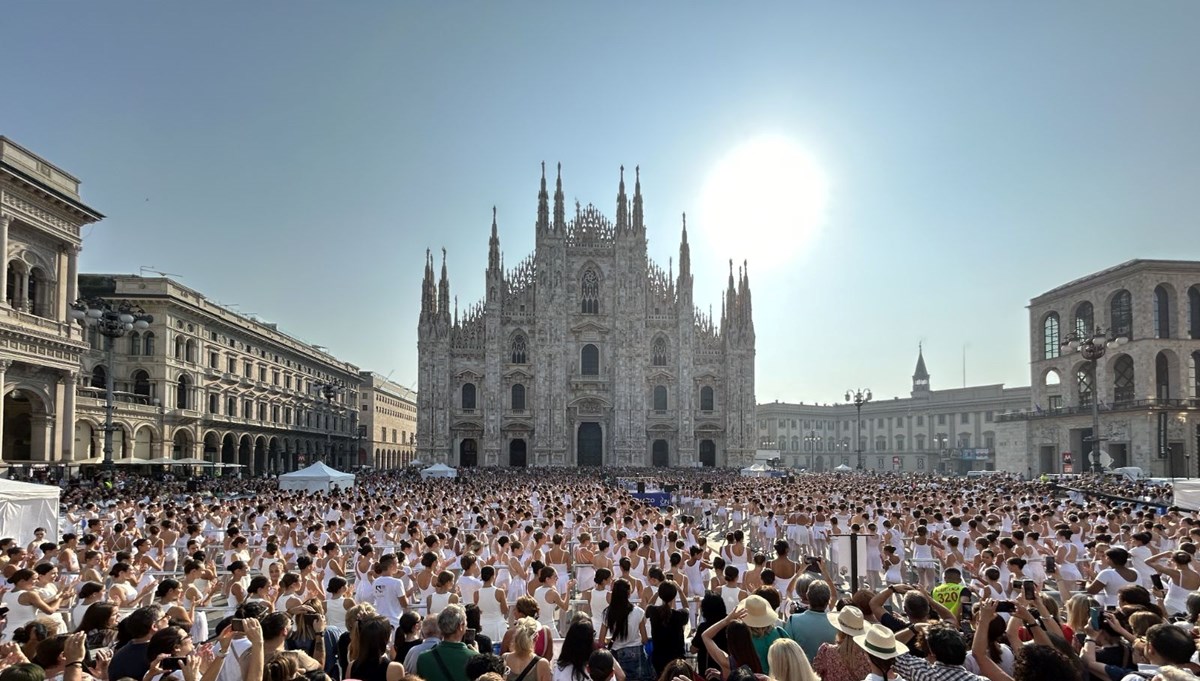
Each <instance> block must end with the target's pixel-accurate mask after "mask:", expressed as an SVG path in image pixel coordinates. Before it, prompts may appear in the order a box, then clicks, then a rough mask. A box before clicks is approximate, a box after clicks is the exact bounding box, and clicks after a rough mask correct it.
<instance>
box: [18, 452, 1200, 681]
mask: <svg viewBox="0 0 1200 681" xmlns="http://www.w3.org/2000/svg"><path fill="white" fill-rule="evenodd" d="M459 473H460V475H459V477H458V478H455V479H432V480H422V479H420V478H419V476H417V475H416V473H415V471H411V470H410V471H398V472H377V473H371V474H367V475H360V476H359V478H358V481H357V483H356V484H355V486H354V487H353V488H351V489H334V490H331V491H329V492H327V493H305V492H296V491H286V490H281V489H279V488H278V486H277V484H276V483H275V482H274V481H272V480H263V479H254V480H238V479H218V480H209V481H203V482H200V483H197V481H195V480H192V481H187V482H185V481H177V482H176V481H164V480H161V479H151V478H140V477H135V476H130V475H122V476H120V477H119V478H118V479H117V480H115V481H114V482H112V483H111V484H103V485H94V484H86V483H82V482H78V481H76V482H72V483H70V484H68V485H67V486H66V487H65V488H64V490H63V494H62V502H63V511H62V517H61V520H60V523H59V526H58V527H49V528H40V529H39V530H38V531H37V532H35V533H34V534H33V536H30V537H5V538H0V572H2V574H3V577H4V585H5V588H4V590H3V593H2V594H0V614H2V615H3V617H4V624H3V633H2V638H0V640H2V641H3V643H2V644H0V681H44V679H53V680H55V681H57V679H59V678H61V679H64V680H65V681H89V680H90V679H92V678H95V679H100V680H101V681H121V680H124V679H133V680H134V681H200V680H202V681H259V680H260V679H265V680H269V681H302V679H303V680H304V681H325V679H331V680H332V681H341V680H342V679H360V680H363V681H420V680H423V681H585V680H586V679H589V678H590V679H591V680H592V681H610V680H612V679H615V680H616V681H755V680H757V681H767V680H771V681H820V680H821V679H823V680H824V681H862V680H863V679H868V680H869V681H885V680H890V679H897V678H901V679H905V680H906V681H982V680H983V679H988V680H989V681H1137V679H1138V678H1143V679H1162V680H1163V681H1195V679H1194V678H1193V676H1194V674H1195V673H1196V672H1198V671H1200V665H1198V664H1197V658H1196V639H1195V637H1196V636H1197V635H1200V630H1197V629H1196V623H1197V619H1198V618H1200V571H1197V569H1196V568H1195V566H1193V565H1192V563H1193V562H1194V560H1195V554H1196V547H1197V545H1200V518H1198V517H1197V515H1196V513H1194V512H1191V511H1184V510H1179V509H1173V508H1170V507H1169V506H1167V505H1165V504H1169V503H1170V491H1169V489H1165V490H1164V489H1162V488H1160V487H1153V486H1150V485H1147V484H1146V483H1142V482H1132V481H1122V480H1114V479H1111V478H1099V477H1097V478H1091V477H1087V476H1085V477H1080V478H1076V479H1074V480H1072V481H1071V483H1070V489H1065V488H1064V487H1062V486H1060V483H1062V481H1054V482H1051V481H1046V480H1022V479H1020V478H1018V477H1015V476H1006V475H995V476H988V477H985V478H957V477H940V476H935V475H912V474H907V475H904V476H902V477H901V476H894V475H877V474H872V473H866V472H855V473H849V474H800V475H792V476H788V477H782V478H759V477H755V478H749V477H740V476H739V475H738V474H737V472H736V471H722V470H702V471H696V470H688V471H682V470H653V471H648V470H644V469H643V470H626V471H620V470H616V471H614V470H605V471H604V472H603V474H601V473H600V472H596V473H590V472H587V471H580V470H578V469H570V470H555V469H542V470H529V471H519V470H462V471H460V472H459ZM638 480H640V481H641V482H642V483H643V486H646V487H648V488H649V489H651V490H655V489H663V490H669V491H670V499H669V502H668V503H667V504H665V505H660V504H659V503H658V501H659V499H660V498H661V497H662V495H655V494H639V493H637V492H636V489H637V485H636V481H638ZM1152 502H1154V503H1152ZM1156 502H1163V504H1159V503H1156Z"/></svg>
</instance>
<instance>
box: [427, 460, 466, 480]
mask: <svg viewBox="0 0 1200 681" xmlns="http://www.w3.org/2000/svg"><path fill="white" fill-rule="evenodd" d="M457 477H458V471H456V470H454V469H453V468H451V467H449V466H447V465H446V464H444V463H435V464H433V465H432V466H430V467H429V468H422V469H421V479H422V480H428V479H429V478H457Z"/></svg>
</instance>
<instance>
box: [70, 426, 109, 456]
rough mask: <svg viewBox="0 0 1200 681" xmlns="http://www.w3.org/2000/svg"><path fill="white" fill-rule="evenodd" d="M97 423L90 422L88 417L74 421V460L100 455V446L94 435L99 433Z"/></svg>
mask: <svg viewBox="0 0 1200 681" xmlns="http://www.w3.org/2000/svg"><path fill="white" fill-rule="evenodd" d="M100 432H102V431H100V428H99V424H96V423H92V422H91V421H89V420H88V419H79V420H78V421H76V422H75V460H76V461H78V460H82V459H94V458H96V457H98V456H100V446H99V445H98V443H97V442H96V435H97V433H100Z"/></svg>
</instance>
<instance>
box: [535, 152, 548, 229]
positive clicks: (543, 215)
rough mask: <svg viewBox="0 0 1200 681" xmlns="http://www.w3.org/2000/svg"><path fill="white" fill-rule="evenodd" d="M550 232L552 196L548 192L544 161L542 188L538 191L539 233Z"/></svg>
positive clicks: (544, 163)
mask: <svg viewBox="0 0 1200 681" xmlns="http://www.w3.org/2000/svg"><path fill="white" fill-rule="evenodd" d="M549 230H550V194H549V193H547V192H546V162H545V161H542V188H541V189H540V190H539V191H538V214H537V233H538V234H543V233H545V232H547V231H549Z"/></svg>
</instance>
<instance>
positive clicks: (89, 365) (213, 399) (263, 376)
mask: <svg viewBox="0 0 1200 681" xmlns="http://www.w3.org/2000/svg"><path fill="white" fill-rule="evenodd" d="M79 291H80V294H81V295H82V296H84V297H87V298H93V297H99V298H104V299H106V300H111V301H129V302H131V303H133V304H135V305H138V306H141V307H142V308H143V309H145V310H146V312H148V313H149V314H151V315H153V317H154V321H153V322H152V324H151V325H150V328H148V329H146V330H145V331H142V332H140V333H139V332H137V331H134V332H132V333H129V334H127V335H126V336H124V337H122V338H118V339H116V340H115V341H111V340H110V339H107V338H105V337H103V336H101V335H100V334H98V333H95V332H94V331H93V332H92V333H90V334H89V335H88V338H87V342H88V346H87V348H88V349H87V352H86V353H85V354H84V355H83V358H82V374H81V380H80V382H79V383H80V384H79V386H78V387H77V391H78V397H77V398H76V411H77V414H76V418H75V421H74V424H75V428H74V452H75V459H76V460H89V461H97V460H99V459H100V457H102V455H103V437H104V430H103V426H104V405H105V391H104V385H105V378H106V375H107V373H108V372H110V371H111V372H113V379H114V383H115V388H116V391H117V403H116V412H115V417H114V420H113V425H114V427H115V430H114V431H113V450H114V451H113V459H114V460H122V459H126V460H129V459H142V460H145V459H155V458H160V457H170V458H174V459H183V458H203V459H204V460H206V461H209V462H214V463H223V464H238V465H240V466H243V467H244V469H243V470H244V472H246V473H249V474H251V475H261V474H265V473H279V472H287V471H291V470H295V469H296V468H298V467H303V466H304V465H306V464H309V463H312V462H314V461H316V460H318V459H321V460H324V461H325V462H326V463H328V464H329V465H331V466H334V467H339V468H346V467H351V466H354V465H366V464H369V461H368V460H367V459H365V458H359V457H356V456H354V454H355V453H357V452H358V451H359V450H360V446H359V445H360V442H359V441H358V438H359V429H358V409H357V408H356V405H358V402H359V392H360V381H361V379H360V375H359V369H358V367H356V366H354V365H352V364H350V363H348V362H343V361H341V360H339V359H337V358H335V357H333V356H332V355H330V354H329V353H328V352H326V351H325V350H324V349H323V348H320V347H317V346H313V345H309V344H307V343H304V342H303V341H300V340H297V339H295V338H293V337H291V336H289V335H287V334H285V333H283V332H281V331H279V329H278V328H277V327H276V326H275V325H274V324H267V323H264V322H261V321H259V320H257V319H253V318H250V317H247V316H244V315H240V314H237V313H234V312H232V311H230V310H228V309H226V308H224V307H222V306H220V305H218V304H216V303H214V302H212V301H210V300H208V299H207V298H205V297H204V296H203V295H202V294H200V293H198V292H196V291H194V290H192V289H190V288H187V287H186V286H183V285H182V284H180V283H178V282H176V281H173V280H171V279H168V278H165V277H139V276H134V275H108V274H82V275H80V276H79ZM79 367H80V365H78V364H77V365H76V369H77V370H78V368H79ZM327 385H329V386H334V387H335V389H334V390H331V391H329V392H330V393H331V399H330V398H327V397H326V395H325V394H324V391H323V388H324V386H327ZM72 394H73V395H74V391H73V392H72ZM356 459H357V460H356Z"/></svg>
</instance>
